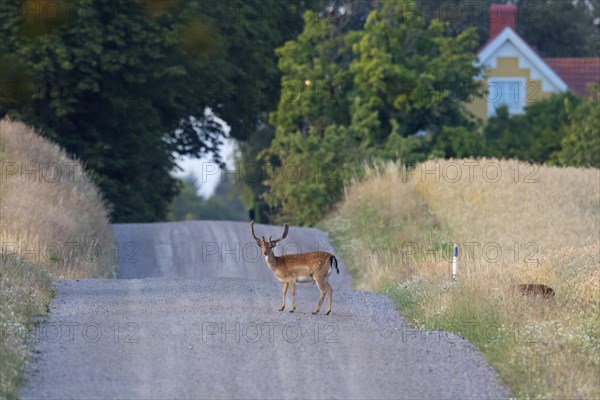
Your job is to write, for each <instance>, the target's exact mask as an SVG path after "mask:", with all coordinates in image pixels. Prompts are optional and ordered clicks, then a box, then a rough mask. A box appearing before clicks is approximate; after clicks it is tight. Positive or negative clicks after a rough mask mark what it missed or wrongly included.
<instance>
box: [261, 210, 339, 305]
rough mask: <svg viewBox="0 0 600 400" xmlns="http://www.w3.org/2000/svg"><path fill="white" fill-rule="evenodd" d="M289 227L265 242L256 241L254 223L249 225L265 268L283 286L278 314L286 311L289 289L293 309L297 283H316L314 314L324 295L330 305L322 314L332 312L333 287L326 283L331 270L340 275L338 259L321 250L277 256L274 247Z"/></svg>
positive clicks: (262, 240) (263, 240)
mask: <svg viewBox="0 0 600 400" xmlns="http://www.w3.org/2000/svg"><path fill="white" fill-rule="evenodd" d="M288 229H289V227H288V225H287V224H286V225H285V230H284V232H283V236H282V237H281V238H279V239H276V240H272V239H271V238H269V240H266V239H265V238H264V237H263V238H262V239H259V238H258V237H256V235H255V234H254V221H252V222H251V223H250V231H251V233H252V236H253V238H254V240H256V242H257V243H258V245H259V246H260V248H261V251H262V252H263V255H264V256H265V260H266V262H267V266H268V267H269V269H270V270H271V271H272V272H273V274H274V275H275V277H276V278H277V280H278V281H279V282H281V283H283V287H282V300H281V307H280V308H279V311H283V310H284V309H285V298H286V294H287V290H288V287H291V289H292V308H291V310H290V312H294V311H295V310H296V283H316V284H317V286H318V287H319V291H320V292H321V296H320V298H319V303H318V304H317V307H316V308H315V310H314V311H313V314H316V313H318V312H319V311H320V310H321V306H322V304H323V300H324V298H325V294H329V306H328V307H327V311H326V312H325V315H328V314H329V313H330V312H331V303H332V297H333V288H332V287H331V285H330V284H329V282H328V277H329V275H331V271H332V267H335V269H336V271H337V273H338V274H339V273H340V270H339V268H338V263H337V259H336V258H335V256H333V255H332V254H329V253H327V252H324V251H314V252H310V253H302V254H288V255H284V256H279V257H277V256H276V255H275V254H273V248H274V247H275V246H277V245H278V244H279V242H280V241H281V240H283V239H285V237H286V236H287V233H288Z"/></svg>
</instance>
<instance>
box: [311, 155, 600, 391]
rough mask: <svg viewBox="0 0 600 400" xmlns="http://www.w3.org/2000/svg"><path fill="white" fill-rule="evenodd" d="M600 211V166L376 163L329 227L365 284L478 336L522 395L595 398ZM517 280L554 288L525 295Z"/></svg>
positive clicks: (418, 322)
mask: <svg viewBox="0 0 600 400" xmlns="http://www.w3.org/2000/svg"><path fill="white" fill-rule="evenodd" d="M465 161H466V163H465ZM457 165H458V168H457ZM457 171H458V172H459V173H461V174H462V179H457V177H458V175H457V174H456V172H457ZM423 172H426V173H425V174H423ZM493 172H499V175H493ZM452 173H453V174H452ZM599 218H600V171H598V170H594V169H574V168H560V169H559V168H547V167H537V166H527V165H524V164H522V163H517V162H514V161H498V160H453V161H431V162H428V163H427V164H425V165H421V166H419V167H418V168H417V169H415V170H409V171H407V170H405V169H402V168H401V167H400V166H399V165H395V164H387V165H385V166H379V167H376V168H369V170H368V172H367V174H366V178H365V179H364V180H361V181H360V182H359V181H357V182H354V183H353V184H351V185H350V186H349V187H348V188H347V190H346V195H345V199H344V200H343V201H342V202H341V203H340V204H339V206H338V208H337V210H336V211H335V212H334V213H332V215H330V216H329V217H328V218H327V219H326V220H325V221H323V222H322V224H321V226H322V227H323V228H324V229H326V230H328V231H329V233H330V235H331V237H332V239H333V240H334V242H335V244H336V246H337V247H336V250H337V251H338V252H339V253H340V254H341V256H342V257H343V258H344V260H345V261H346V263H347V264H348V265H349V268H350V271H351V273H352V275H353V277H354V279H355V284H356V286H357V287H360V288H363V289H369V290H376V291H380V292H382V293H385V294H386V295H388V296H390V297H391V298H392V299H393V300H394V301H395V302H396V304H397V306H398V309H399V311H400V313H402V314H403V315H404V316H405V317H406V318H408V319H409V320H410V321H411V322H412V323H413V324H414V325H415V326H417V327H421V328H427V329H443V330H449V331H453V332H456V333H458V334H460V335H461V336H463V337H464V338H466V339H468V340H470V341H472V342H473V343H474V344H475V346H476V347H477V348H478V349H479V350H480V351H481V352H482V353H483V354H484V355H485V356H486V358H487V359H488V361H489V362H490V364H491V365H492V366H493V367H494V368H495V369H496V371H498V374H499V376H500V378H501V379H502V381H503V382H504V383H505V384H506V385H507V386H508V387H509V388H510V389H511V390H512V391H513V393H514V394H515V395H516V396H517V397H519V398H598V397H600V382H599V381H598V379H597V376H598V375H597V374H598V372H599V371H600V319H599V318H600V250H599V246H598V240H599V237H598V232H599V231H600V226H599V225H600V220H599ZM452 243H458V244H459V246H460V263H459V266H460V269H459V279H458V281H457V282H453V281H452V280H451V279H449V278H450V272H451V257H450V246H451V244H452ZM518 283H542V284H546V285H549V286H551V287H552V288H554V290H555V292H556V297H555V298H554V299H553V300H550V301H548V300H544V299H539V298H529V297H523V296H521V295H519V294H518V293H515V292H514V290H511V285H513V284H518Z"/></svg>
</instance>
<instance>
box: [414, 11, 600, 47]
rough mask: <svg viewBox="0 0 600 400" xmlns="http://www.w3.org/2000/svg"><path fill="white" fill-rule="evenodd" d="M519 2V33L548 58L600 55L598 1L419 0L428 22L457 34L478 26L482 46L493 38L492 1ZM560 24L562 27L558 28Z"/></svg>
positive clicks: (451, 33)
mask: <svg viewBox="0 0 600 400" xmlns="http://www.w3.org/2000/svg"><path fill="white" fill-rule="evenodd" d="M507 3H510V4H516V5H517V21H516V22H517V33H518V34H519V35H521V36H522V37H523V38H524V39H525V41H526V42H527V43H529V44H530V45H531V46H533V47H534V48H535V49H536V50H537V51H538V52H539V53H540V54H541V55H542V56H544V57H598V55H599V54H600V53H599V47H598V43H599V42H600V35H599V29H600V24H597V23H596V22H595V21H596V19H597V18H598V14H599V13H600V3H599V2H598V0H575V1H567V0H418V1H417V8H418V10H419V11H423V14H424V15H425V17H426V18H427V20H428V21H431V20H432V19H435V18H437V19H440V20H442V21H444V22H447V23H448V28H447V29H448V33H449V34H450V35H453V36H454V35H457V34H458V33H460V32H462V31H464V30H465V29H467V28H469V27H472V26H474V27H476V29H477V34H478V35H479V40H480V45H483V44H484V43H485V42H487V40H488V38H489V23H490V21H489V13H488V10H489V6H490V4H507ZM557 27H560V29H558V28H557Z"/></svg>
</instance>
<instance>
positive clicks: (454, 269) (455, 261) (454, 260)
mask: <svg viewBox="0 0 600 400" xmlns="http://www.w3.org/2000/svg"><path fill="white" fill-rule="evenodd" d="M457 275H458V245H457V244H456V243H455V244H454V256H453V257H452V279H453V280H455V281H456V276H457Z"/></svg>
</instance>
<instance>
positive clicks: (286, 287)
mask: <svg viewBox="0 0 600 400" xmlns="http://www.w3.org/2000/svg"><path fill="white" fill-rule="evenodd" d="M288 285H289V284H288V283H287V282H284V283H283V286H282V287H281V307H279V311H283V309H284V308H285V295H286V294H287V289H288Z"/></svg>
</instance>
